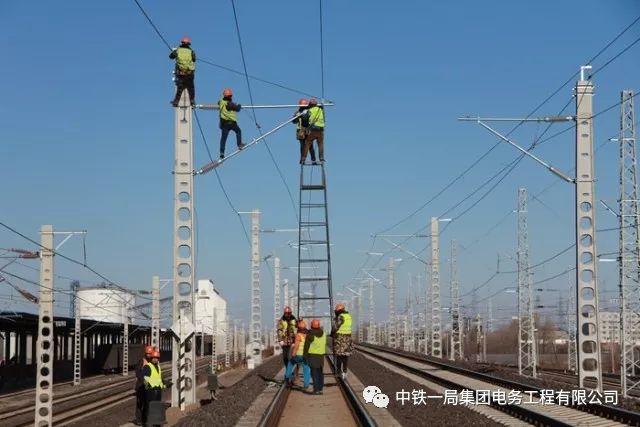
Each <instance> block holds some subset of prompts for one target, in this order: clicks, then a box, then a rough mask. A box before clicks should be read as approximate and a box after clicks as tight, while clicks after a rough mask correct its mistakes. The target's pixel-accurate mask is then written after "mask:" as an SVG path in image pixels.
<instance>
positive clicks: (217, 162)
mask: <svg viewBox="0 0 640 427" xmlns="http://www.w3.org/2000/svg"><path fill="white" fill-rule="evenodd" d="M300 116H302V113H298V114H295V115H294V116H293V117H291V118H290V119H287V121H285V122H282V123H280V124H279V125H278V126H276V127H274V128H273V129H271V130H270V131H269V132H265V133H264V134H262V135H260V136H259V137H257V138H254V139H253V140H252V141H251V142H250V143H248V144H247V145H246V146H245V147H243V148H242V150H236V151H234V152H233V153H231V154H229V155H228V156H227V157H225V158H224V159H216V160H213V161H212V162H209V163H207V164H206V165H204V166H203V167H201V168H200V169H198V170H197V171H193V175H194V176H195V175H204V174H205V173H207V172H211V171H212V170H214V169H215V168H217V167H218V166H220V165H221V164H223V163H224V162H226V161H227V160H229V159H230V158H232V157H235V156H237V155H238V153H240V151H244V150H246V149H247V148H249V147H251V146H252V145H255V144H257V143H258V142H260V141H262V140H263V139H265V138H266V137H267V136H269V135H271V134H272V133H275V132H277V131H278V130H280V129H282V128H283V127H285V126H286V125H288V124H289V123H291V121H292V120H295V119H297V118H298V117H300Z"/></svg>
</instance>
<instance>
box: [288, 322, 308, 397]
mask: <svg viewBox="0 0 640 427" xmlns="http://www.w3.org/2000/svg"><path fill="white" fill-rule="evenodd" d="M297 326H298V332H297V333H296V339H295V341H294V344H293V346H292V347H291V353H290V355H289V364H288V366H287V370H286V371H285V374H284V379H285V381H287V382H288V383H289V385H290V386H291V385H293V382H294V378H295V377H294V373H293V368H294V367H297V366H298V365H302V375H303V378H304V380H303V381H304V388H305V389H306V388H308V387H309V382H310V381H311V372H310V371H309V365H308V364H307V362H306V361H305V358H304V342H305V339H306V336H307V323H306V322H305V321H304V320H300V321H299V322H298V325H297Z"/></svg>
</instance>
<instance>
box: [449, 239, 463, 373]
mask: <svg viewBox="0 0 640 427" xmlns="http://www.w3.org/2000/svg"><path fill="white" fill-rule="evenodd" d="M457 258H458V244H457V242H456V241H455V240H452V241H451V353H450V357H449V358H450V359H451V360H457V359H462V339H461V337H460V284H459V282H458V259H457Z"/></svg>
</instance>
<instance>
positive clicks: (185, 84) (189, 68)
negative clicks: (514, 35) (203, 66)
mask: <svg viewBox="0 0 640 427" xmlns="http://www.w3.org/2000/svg"><path fill="white" fill-rule="evenodd" d="M169 58H170V59H175V60H176V68H175V70H174V74H175V83H176V95H175V97H174V98H173V101H171V105H173V106H174V107H177V106H178V103H179V102H180V97H181V96H182V91H184V90H185V89H186V90H187V91H188V92H189V99H190V100H191V106H195V105H196V88H195V83H194V79H195V72H196V53H195V51H194V50H193V49H192V48H191V38H189V37H183V38H182V40H180V46H179V47H176V48H174V49H173V50H171V53H170V54H169Z"/></svg>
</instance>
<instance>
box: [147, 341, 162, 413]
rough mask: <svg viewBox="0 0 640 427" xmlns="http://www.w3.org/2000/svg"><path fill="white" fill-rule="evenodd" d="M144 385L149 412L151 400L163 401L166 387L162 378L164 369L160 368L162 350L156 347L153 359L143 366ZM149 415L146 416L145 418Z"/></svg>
mask: <svg viewBox="0 0 640 427" xmlns="http://www.w3.org/2000/svg"><path fill="white" fill-rule="evenodd" d="M143 373H144V386H145V392H146V397H147V414H148V409H149V402H153V401H161V400H162V390H163V389H164V388H165V384H164V381H163V380H162V369H161V368H160V352H159V351H158V350H156V349H154V350H153V353H151V361H150V362H149V363H147V364H146V365H145V367H144V368H143ZM146 419H147V417H145V420H146Z"/></svg>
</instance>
